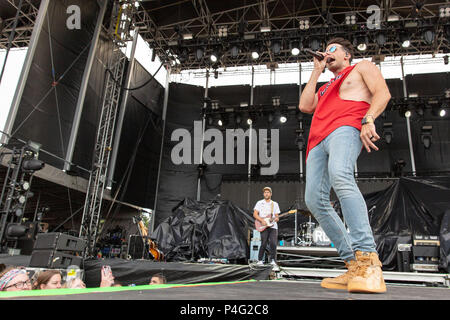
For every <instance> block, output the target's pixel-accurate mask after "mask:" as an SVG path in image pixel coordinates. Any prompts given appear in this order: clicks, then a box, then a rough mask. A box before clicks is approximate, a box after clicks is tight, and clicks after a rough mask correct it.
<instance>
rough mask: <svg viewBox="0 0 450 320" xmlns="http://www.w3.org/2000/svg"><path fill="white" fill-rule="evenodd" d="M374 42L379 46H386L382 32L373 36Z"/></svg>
mask: <svg viewBox="0 0 450 320" xmlns="http://www.w3.org/2000/svg"><path fill="white" fill-rule="evenodd" d="M375 41H376V43H377V44H378V45H379V46H384V45H385V44H386V35H385V34H384V33H382V32H380V33H378V34H377V35H376V36H375Z"/></svg>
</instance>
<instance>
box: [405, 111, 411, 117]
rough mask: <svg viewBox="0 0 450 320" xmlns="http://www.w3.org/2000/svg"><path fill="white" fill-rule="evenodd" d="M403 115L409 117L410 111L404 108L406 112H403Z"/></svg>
mask: <svg viewBox="0 0 450 320" xmlns="http://www.w3.org/2000/svg"><path fill="white" fill-rule="evenodd" d="M405 117H406V118H410V117H411V111H409V110H406V112H405Z"/></svg>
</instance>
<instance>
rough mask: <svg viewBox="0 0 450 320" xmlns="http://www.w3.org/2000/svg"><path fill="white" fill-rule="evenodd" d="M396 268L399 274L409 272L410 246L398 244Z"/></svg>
mask: <svg viewBox="0 0 450 320" xmlns="http://www.w3.org/2000/svg"><path fill="white" fill-rule="evenodd" d="M397 268H398V271H400V272H410V271H411V244H398V246H397Z"/></svg>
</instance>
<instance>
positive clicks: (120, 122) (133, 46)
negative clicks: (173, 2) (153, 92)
mask: <svg viewBox="0 0 450 320" xmlns="http://www.w3.org/2000/svg"><path fill="white" fill-rule="evenodd" d="M138 38H139V28H136V29H134V35H133V42H132V44H131V53H130V62H129V63H128V71H127V77H126V79H125V88H130V85H131V78H132V77H133V70H134V65H135V61H136V59H135V54H136V46H137V40H138ZM122 92H123V93H122V95H123V96H122V102H121V106H120V110H119V117H118V119H117V123H116V132H115V134H114V144H113V148H112V151H111V158H110V160H109V161H110V163H109V169H108V178H107V182H106V188H108V189H111V187H112V184H113V179H114V171H115V169H116V160H117V154H118V153H119V146H120V138H121V137H122V126H123V119H124V118H125V112H126V109H127V103H128V96H129V93H130V91H129V90H123V91H122Z"/></svg>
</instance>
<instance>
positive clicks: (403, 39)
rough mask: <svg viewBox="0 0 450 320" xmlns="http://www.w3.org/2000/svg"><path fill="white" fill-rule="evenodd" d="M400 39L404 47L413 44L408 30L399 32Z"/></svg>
mask: <svg viewBox="0 0 450 320" xmlns="http://www.w3.org/2000/svg"><path fill="white" fill-rule="evenodd" d="M399 40H400V43H401V44H402V47H403V48H408V47H409V46H410V45H411V40H410V38H409V35H408V34H407V33H406V32H401V33H400V34H399Z"/></svg>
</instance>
